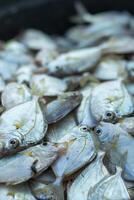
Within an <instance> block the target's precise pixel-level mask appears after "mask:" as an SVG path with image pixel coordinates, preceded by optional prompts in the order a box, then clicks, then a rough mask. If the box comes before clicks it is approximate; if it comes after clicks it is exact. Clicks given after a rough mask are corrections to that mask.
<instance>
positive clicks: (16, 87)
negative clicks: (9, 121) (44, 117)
mask: <svg viewBox="0 0 134 200" xmlns="http://www.w3.org/2000/svg"><path fill="white" fill-rule="evenodd" d="M31 99H32V95H31V93H30V90H29V89H28V87H27V86H26V85H24V84H18V83H15V82H14V83H9V84H7V85H6V87H5V89H4V91H3V93H2V96H1V101H2V105H3V106H4V107H5V108H6V109H7V110H8V109H10V108H12V107H14V106H17V105H19V104H21V103H25V102H26V101H29V100H31Z"/></svg>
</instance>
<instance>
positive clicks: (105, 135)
mask: <svg viewBox="0 0 134 200" xmlns="http://www.w3.org/2000/svg"><path fill="white" fill-rule="evenodd" d="M95 133H96V134H97V136H98V138H99V141H100V143H101V148H103V149H104V150H106V151H107V152H108V155H109V157H110V160H111V162H112V163H113V164H115V165H120V166H121V167H122V168H123V173H122V174H123V178H124V179H125V180H128V181H134V168H133V165H134V156H133V148H134V139H133V137H132V136H131V135H129V134H128V133H127V132H126V131H125V130H124V129H122V128H121V127H120V126H119V125H118V124H111V123H106V122H101V123H100V125H99V126H98V127H96V129H95Z"/></svg>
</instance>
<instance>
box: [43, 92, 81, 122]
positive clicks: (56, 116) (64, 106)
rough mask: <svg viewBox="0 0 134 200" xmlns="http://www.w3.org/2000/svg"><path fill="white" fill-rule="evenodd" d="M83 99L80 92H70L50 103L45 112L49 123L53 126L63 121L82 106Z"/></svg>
mask: <svg viewBox="0 0 134 200" xmlns="http://www.w3.org/2000/svg"><path fill="white" fill-rule="evenodd" d="M81 99H82V95H81V94H80V93H79V92H68V93H64V94H62V95H61V96H59V97H58V98H57V99H56V100H54V101H52V102H50V103H48V104H47V105H46V107H45V109H44V111H43V113H45V115H46V119H47V123H48V124H52V123H55V122H57V121H59V120H61V119H62V118H63V117H65V116H66V115H67V114H68V113H70V112H71V111H72V110H74V109H75V108H76V107H77V106H78V105H79V104H80V102H81Z"/></svg>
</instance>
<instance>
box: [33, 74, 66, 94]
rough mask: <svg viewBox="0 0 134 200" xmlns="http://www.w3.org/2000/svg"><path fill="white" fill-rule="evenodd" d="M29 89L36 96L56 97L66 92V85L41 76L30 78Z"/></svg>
mask: <svg viewBox="0 0 134 200" xmlns="http://www.w3.org/2000/svg"><path fill="white" fill-rule="evenodd" d="M30 88H31V91H32V94H33V95H36V96H58V95H60V94H62V93H63V92H65V91H66V90H67V84H66V83H65V82H64V81H63V80H61V79H59V78H56V77H53V76H49V75H47V74H41V75H33V76H32V78H31V81H30Z"/></svg>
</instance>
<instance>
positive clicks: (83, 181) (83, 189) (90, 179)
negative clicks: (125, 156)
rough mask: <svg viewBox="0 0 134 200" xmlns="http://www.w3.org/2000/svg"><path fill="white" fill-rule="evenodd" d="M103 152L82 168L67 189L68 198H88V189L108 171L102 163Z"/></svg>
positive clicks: (72, 199)
mask: <svg viewBox="0 0 134 200" xmlns="http://www.w3.org/2000/svg"><path fill="white" fill-rule="evenodd" d="M103 157H104V152H99V153H98V155H97V158H96V159H95V160H94V161H93V162H92V163H91V164H89V166H87V167H86V169H84V170H83V171H82V172H81V173H80V175H79V176H78V177H77V178H76V179H75V180H74V182H73V183H72V185H71V186H70V187H69V189H68V200H81V199H82V200H88V191H89V190H90V189H91V188H92V187H94V186H95V185H96V184H97V183H98V182H99V181H100V180H102V179H103V178H104V177H105V176H107V175H108V174H109V173H108V171H107V169H106V168H105V166H104V164H103Z"/></svg>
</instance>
